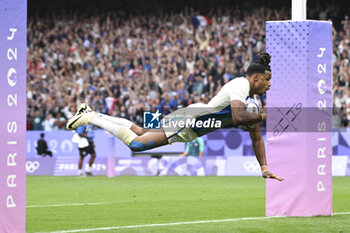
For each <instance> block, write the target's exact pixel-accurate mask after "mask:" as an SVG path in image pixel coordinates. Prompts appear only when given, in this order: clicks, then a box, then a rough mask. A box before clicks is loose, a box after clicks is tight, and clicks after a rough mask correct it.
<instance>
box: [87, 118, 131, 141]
mask: <svg viewBox="0 0 350 233" xmlns="http://www.w3.org/2000/svg"><path fill="white" fill-rule="evenodd" d="M101 115H102V114H101ZM101 115H100V114H97V116H95V117H93V118H92V119H91V124H93V125H96V126H98V127H100V128H102V129H104V130H106V131H107V132H109V133H111V134H113V135H114V136H116V137H117V138H119V139H120V140H121V141H122V142H124V143H125V144H126V145H127V146H129V145H130V143H131V141H132V140H134V139H135V138H136V137H137V135H136V134H135V133H134V132H133V131H131V129H130V128H127V127H125V126H123V125H118V124H115V123H112V122H110V121H108V120H106V119H104V117H103V116H101ZM119 119H121V118H119Z"/></svg>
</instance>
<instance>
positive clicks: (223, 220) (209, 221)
mask: <svg viewBox="0 0 350 233" xmlns="http://www.w3.org/2000/svg"><path fill="white" fill-rule="evenodd" d="M342 214H350V212H340V213H333V215H342ZM285 217H287V216H270V217H245V218H231V219H219V220H203V221H193V222H172V223H158V224H147V225H131V226H115V227H101V228H90V229H76V230H66V231H52V232H50V233H73V232H88V231H108V230H116V229H130V228H142V227H162V226H175V225H186V224H200V223H216V222H235V221H246V220H265V219H274V218H285ZM41 233H48V232H41Z"/></svg>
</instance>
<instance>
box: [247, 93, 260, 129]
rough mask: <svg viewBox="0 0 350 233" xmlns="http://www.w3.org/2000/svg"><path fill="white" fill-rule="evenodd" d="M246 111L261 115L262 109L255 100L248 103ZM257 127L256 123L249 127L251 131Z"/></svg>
mask: <svg viewBox="0 0 350 233" xmlns="http://www.w3.org/2000/svg"><path fill="white" fill-rule="evenodd" d="M246 111H247V112H250V113H253V114H259V113H260V108H259V105H258V103H257V102H256V101H253V100H250V101H248V102H247V104H246ZM255 126H256V123H255V124H251V125H248V127H249V128H251V129H253V128H255Z"/></svg>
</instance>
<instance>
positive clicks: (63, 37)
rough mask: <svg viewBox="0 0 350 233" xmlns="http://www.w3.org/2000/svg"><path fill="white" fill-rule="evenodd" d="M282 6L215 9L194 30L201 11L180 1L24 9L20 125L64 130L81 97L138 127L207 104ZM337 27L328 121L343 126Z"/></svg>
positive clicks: (349, 111)
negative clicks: (126, 7)
mask: <svg viewBox="0 0 350 233" xmlns="http://www.w3.org/2000/svg"><path fill="white" fill-rule="evenodd" d="M140 8H142V7H140ZM147 9H149V8H147ZM289 11H290V9H289V8H288V9H286V8H272V7H263V6H257V7H255V8H254V7H253V8H252V7H251V8H249V9H242V8H241V5H239V4H237V6H232V7H231V8H228V7H217V8H215V10H209V11H207V12H206V13H205V15H206V16H208V18H209V19H210V20H211V24H210V25H207V26H205V27H194V25H193V24H192V17H193V16H196V15H201V12H196V11H195V10H194V8H193V7H188V6H185V7H184V8H183V9H182V10H181V11H178V12H173V11H167V10H164V9H162V8H160V9H159V10H158V11H157V13H154V12H153V11H151V10H148V12H147V11H145V12H141V13H139V14H133V13H130V14H127V13H125V12H124V11H118V10H109V11H108V10H107V11H103V12H97V11H95V12H90V13H89V14H84V13H83V12H80V11H77V10H72V11H69V12H68V13H63V14H58V15H56V14H49V15H48V16H44V17H42V16H40V17H39V16H36V15H30V16H29V18H28V34H27V37H28V38H27V129H28V130H45V131H51V130H56V129H64V124H65V122H66V120H67V119H68V118H70V117H71V116H72V114H74V113H75V111H76V106H77V105H78V104H80V103H82V102H86V103H88V104H89V105H90V106H92V108H93V109H94V110H96V111H99V112H103V113H107V114H110V115H112V116H120V117H126V118H128V119H130V120H132V121H134V122H135V123H137V124H139V125H142V119H143V111H149V110H156V109H159V110H160V111H161V112H162V113H163V114H167V113H169V112H171V111H174V110H176V109H177V108H181V107H185V106H187V105H189V104H191V103H195V102H200V101H202V102H208V101H209V100H210V99H211V98H212V97H213V96H215V94H216V93H217V92H218V90H220V88H221V87H222V85H224V84H225V83H226V82H228V81H230V80H231V79H233V78H235V77H239V76H242V75H243V74H244V71H245V69H246V68H247V67H248V66H249V64H250V63H251V62H252V61H253V60H255V59H256V58H257V54H258V53H259V52H260V51H264V50H265V26H264V23H265V21H267V20H277V19H278V20H284V19H289V18H290V13H289ZM242 12H244V14H243V13H242ZM334 12H336V9H335V8H332V7H331V8H329V7H328V10H322V8H320V9H312V11H311V12H310V13H309V14H310V15H311V16H313V17H314V18H319V19H329V18H331V17H332V14H334ZM339 25H340V26H339V27H338V28H337V29H335V28H333V41H334V43H333V45H334V51H333V78H334V82H333V89H334V106H335V107H336V108H334V111H333V114H334V116H333V126H334V127H340V126H342V127H344V126H350V124H349V121H350V88H349V87H350V69H349V57H350V48H349V45H350V41H349V35H350V22H349V20H348V19H344V20H342V21H341V22H340V23H339ZM348 97H349V98H348ZM264 101H265V99H264V98H262V102H264Z"/></svg>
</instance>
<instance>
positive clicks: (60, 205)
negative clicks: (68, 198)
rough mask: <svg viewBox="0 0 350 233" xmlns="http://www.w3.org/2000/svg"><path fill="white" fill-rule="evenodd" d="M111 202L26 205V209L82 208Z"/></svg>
mask: <svg viewBox="0 0 350 233" xmlns="http://www.w3.org/2000/svg"><path fill="white" fill-rule="evenodd" d="M106 204H111V202H95V203H67V204H52V205H28V206H26V208H42V207H44V208H45V207H62V206H84V205H106Z"/></svg>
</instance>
